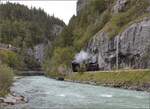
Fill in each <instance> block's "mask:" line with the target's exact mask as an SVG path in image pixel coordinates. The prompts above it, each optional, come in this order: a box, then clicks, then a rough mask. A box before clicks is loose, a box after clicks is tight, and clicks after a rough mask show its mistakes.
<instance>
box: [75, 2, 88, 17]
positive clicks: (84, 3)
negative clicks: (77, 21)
mask: <svg viewBox="0 0 150 109" xmlns="http://www.w3.org/2000/svg"><path fill="white" fill-rule="evenodd" d="M89 2H90V0H78V1H77V14H79V13H80V11H81V10H82V9H84V8H85V6H86V5H87V4H88V3H89Z"/></svg>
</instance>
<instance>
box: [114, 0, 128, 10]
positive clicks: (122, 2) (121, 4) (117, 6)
mask: <svg viewBox="0 0 150 109" xmlns="http://www.w3.org/2000/svg"><path fill="white" fill-rule="evenodd" d="M127 2H128V0H117V2H116V4H115V5H114V7H113V11H114V13H118V12H119V11H122V10H123V9H124V7H125V6H126V3H127Z"/></svg>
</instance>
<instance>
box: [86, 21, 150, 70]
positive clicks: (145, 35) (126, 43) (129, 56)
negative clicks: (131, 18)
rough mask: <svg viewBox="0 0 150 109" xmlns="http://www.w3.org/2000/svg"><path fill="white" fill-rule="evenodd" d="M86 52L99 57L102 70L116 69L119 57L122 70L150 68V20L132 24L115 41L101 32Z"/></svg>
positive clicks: (90, 43) (93, 39)
mask: <svg viewBox="0 0 150 109" xmlns="http://www.w3.org/2000/svg"><path fill="white" fill-rule="evenodd" d="M117 41H118V44H117ZM117 45H118V50H117ZM86 50H87V52H89V53H91V54H92V55H93V56H96V57H97V63H98V64H99V68H100V69H102V70H111V69H114V68H116V59H117V56H118V60H119V62H118V63H119V67H120V68H150V19H148V18H147V19H146V18H145V19H144V20H142V21H141V22H139V23H134V24H132V25H131V26H129V27H128V28H127V29H125V31H124V32H122V33H121V34H120V35H118V36H116V37H115V38H113V39H109V37H108V35H107V33H105V32H102V31H100V32H98V33H97V34H96V35H95V36H94V37H93V38H92V40H91V41H90V42H89V44H88V46H87V49H86ZM117 51H118V52H117Z"/></svg>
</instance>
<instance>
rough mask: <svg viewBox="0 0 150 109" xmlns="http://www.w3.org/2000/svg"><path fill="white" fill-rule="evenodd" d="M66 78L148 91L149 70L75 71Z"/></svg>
mask: <svg viewBox="0 0 150 109" xmlns="http://www.w3.org/2000/svg"><path fill="white" fill-rule="evenodd" d="M66 79H70V80H73V81H79V82H84V83H95V84H96V85H103V86H110V87H118V88H126V89H134V90H146V91H150V87H149V86H150V70H126V71H125V70H120V71H110V72H109V71H107V72H105V71H102V72H101V71H98V72H85V73H83V74H81V73H76V74H74V75H72V76H71V77H66ZM146 85H149V86H146Z"/></svg>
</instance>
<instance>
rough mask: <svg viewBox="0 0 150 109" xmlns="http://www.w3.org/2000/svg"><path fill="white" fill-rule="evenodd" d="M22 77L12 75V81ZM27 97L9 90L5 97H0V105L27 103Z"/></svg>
mask: <svg viewBox="0 0 150 109" xmlns="http://www.w3.org/2000/svg"><path fill="white" fill-rule="evenodd" d="M21 78H23V77H22V76H16V77H14V81H17V80H18V79H21ZM27 102H28V99H27V98H26V97H24V96H22V95H17V94H16V93H14V92H11V91H10V93H9V94H8V95H6V96H5V97H0V107H5V106H9V105H15V104H23V103H27Z"/></svg>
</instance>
